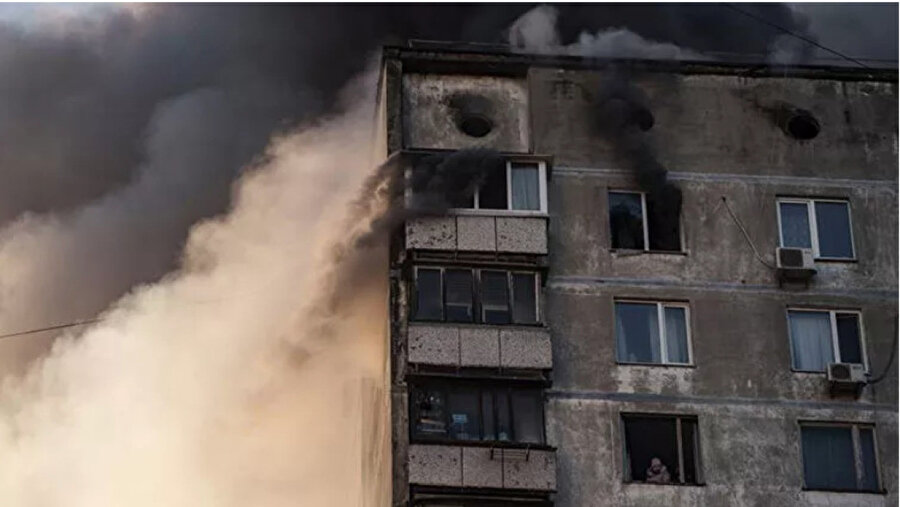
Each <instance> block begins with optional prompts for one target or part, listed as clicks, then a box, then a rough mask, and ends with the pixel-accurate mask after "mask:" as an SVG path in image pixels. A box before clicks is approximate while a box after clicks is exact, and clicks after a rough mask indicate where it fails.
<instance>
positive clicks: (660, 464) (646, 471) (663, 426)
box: [622, 415, 700, 484]
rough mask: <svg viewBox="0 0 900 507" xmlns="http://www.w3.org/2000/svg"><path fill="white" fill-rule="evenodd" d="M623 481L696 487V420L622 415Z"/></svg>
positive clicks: (697, 478)
mask: <svg viewBox="0 0 900 507" xmlns="http://www.w3.org/2000/svg"><path fill="white" fill-rule="evenodd" d="M622 420H623V423H624V426H625V460H626V467H625V474H626V477H625V480H626V481H634V482H646V483H656V484H699V483H700V466H699V457H700V445H699V438H698V434H697V419H696V418H695V417H684V416H657V415H649V416H648V415H625V416H623V417H622Z"/></svg>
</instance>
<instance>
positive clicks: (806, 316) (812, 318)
mask: <svg viewBox="0 0 900 507" xmlns="http://www.w3.org/2000/svg"><path fill="white" fill-rule="evenodd" d="M788 317H789V319H790V322H791V326H790V327H791V349H792V351H793V354H794V368H795V369H797V370H804V371H825V367H826V366H827V365H828V363H831V362H833V361H834V347H833V346H832V343H831V319H830V318H829V316H828V312H796V311H794V312H788Z"/></svg>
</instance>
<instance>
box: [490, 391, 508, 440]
mask: <svg viewBox="0 0 900 507" xmlns="http://www.w3.org/2000/svg"><path fill="white" fill-rule="evenodd" d="M494 400H495V402H496V403H497V440H500V441H504V442H505V441H509V440H511V439H512V426H511V425H510V423H509V391H508V390H506V389H498V390H496V391H495V398H494Z"/></svg>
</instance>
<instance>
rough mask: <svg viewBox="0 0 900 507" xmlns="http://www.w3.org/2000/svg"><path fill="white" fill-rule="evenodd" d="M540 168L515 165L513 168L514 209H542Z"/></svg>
mask: <svg viewBox="0 0 900 507" xmlns="http://www.w3.org/2000/svg"><path fill="white" fill-rule="evenodd" d="M538 185H539V182H538V168H537V166H534V165H513V167H512V209H514V210H534V211H538V210H540V209H541V202H540V193H539V190H538Z"/></svg>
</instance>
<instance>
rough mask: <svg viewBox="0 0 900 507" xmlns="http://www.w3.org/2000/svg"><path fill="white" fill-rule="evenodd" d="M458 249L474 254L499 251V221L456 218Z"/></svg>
mask: <svg viewBox="0 0 900 507" xmlns="http://www.w3.org/2000/svg"><path fill="white" fill-rule="evenodd" d="M456 248H457V249H459V250H466V251H472V252H494V251H496V250H497V221H496V219H494V217H482V216H458V217H456Z"/></svg>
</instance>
